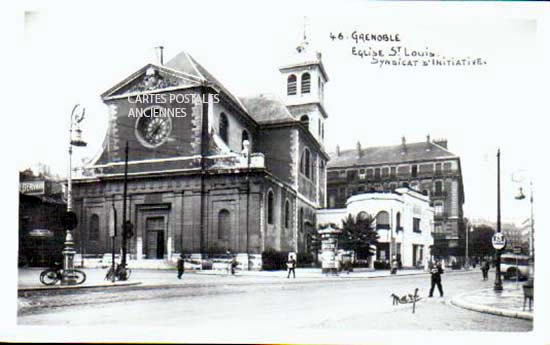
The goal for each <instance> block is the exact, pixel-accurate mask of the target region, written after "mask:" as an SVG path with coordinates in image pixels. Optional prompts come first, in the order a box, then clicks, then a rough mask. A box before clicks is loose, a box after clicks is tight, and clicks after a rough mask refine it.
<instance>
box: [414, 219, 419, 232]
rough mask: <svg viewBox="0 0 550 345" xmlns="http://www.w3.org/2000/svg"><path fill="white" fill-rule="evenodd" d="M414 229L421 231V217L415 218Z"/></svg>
mask: <svg viewBox="0 0 550 345" xmlns="http://www.w3.org/2000/svg"><path fill="white" fill-rule="evenodd" d="M413 231H414V232H421V230H420V218H416V217H415V218H413Z"/></svg>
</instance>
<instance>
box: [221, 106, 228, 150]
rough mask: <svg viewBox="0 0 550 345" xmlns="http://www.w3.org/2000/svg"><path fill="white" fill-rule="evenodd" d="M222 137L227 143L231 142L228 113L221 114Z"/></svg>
mask: <svg viewBox="0 0 550 345" xmlns="http://www.w3.org/2000/svg"><path fill="white" fill-rule="evenodd" d="M220 138H222V140H223V141H224V142H225V143H226V144H229V140H228V139H229V121H228V120H227V115H225V114H224V113H221V114H220Z"/></svg>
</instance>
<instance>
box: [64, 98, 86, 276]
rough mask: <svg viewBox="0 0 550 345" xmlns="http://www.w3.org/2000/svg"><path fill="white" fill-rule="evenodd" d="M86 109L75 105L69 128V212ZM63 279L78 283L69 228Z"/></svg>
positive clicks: (69, 210)
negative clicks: (74, 162)
mask: <svg viewBox="0 0 550 345" xmlns="http://www.w3.org/2000/svg"><path fill="white" fill-rule="evenodd" d="M85 112H86V110H85V109H84V108H83V107H81V106H80V104H77V105H75V106H74V107H73V111H72V112H71V124H70V128H69V175H68V179H67V212H71V211H72V209H73V194H72V191H73V186H72V156H73V146H79V147H83V146H86V142H84V141H83V140H82V130H81V129H80V127H79V124H80V122H82V120H84V113H85ZM73 125H75V126H76V128H75V129H74V132H75V134H76V135H75V137H74V138H73ZM62 254H63V271H64V274H63V279H62V280H61V284H62V285H74V284H76V278H75V276H74V275H73V274H72V272H73V270H74V256H75V254H76V251H75V249H74V240H73V234H72V231H71V229H69V228H67V230H66V233H65V243H64V248H63V252H62Z"/></svg>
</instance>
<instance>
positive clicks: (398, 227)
mask: <svg viewBox="0 0 550 345" xmlns="http://www.w3.org/2000/svg"><path fill="white" fill-rule="evenodd" d="M395 226H396V228H395V229H396V231H399V230H403V227H402V226H401V212H397V214H396V215H395Z"/></svg>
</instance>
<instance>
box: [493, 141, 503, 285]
mask: <svg viewBox="0 0 550 345" xmlns="http://www.w3.org/2000/svg"><path fill="white" fill-rule="evenodd" d="M497 233H500V149H498V153H497ZM495 249H496V248H495ZM500 252H501V249H496V263H495V267H496V270H495V285H494V290H495V291H497V292H499V291H502V280H501V276H500Z"/></svg>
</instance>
